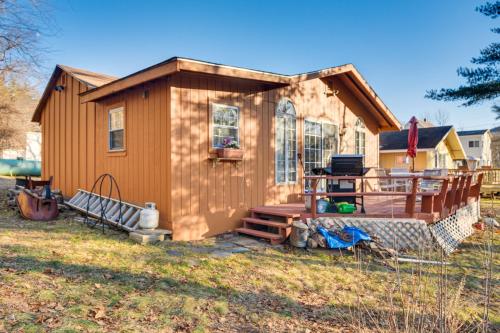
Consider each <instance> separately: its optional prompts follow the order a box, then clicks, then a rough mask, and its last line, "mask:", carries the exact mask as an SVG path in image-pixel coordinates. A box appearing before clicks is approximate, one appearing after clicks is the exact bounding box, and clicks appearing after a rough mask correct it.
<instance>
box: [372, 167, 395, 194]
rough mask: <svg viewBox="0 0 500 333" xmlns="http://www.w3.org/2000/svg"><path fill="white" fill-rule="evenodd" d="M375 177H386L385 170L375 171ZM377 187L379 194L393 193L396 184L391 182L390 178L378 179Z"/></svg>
mask: <svg viewBox="0 0 500 333" xmlns="http://www.w3.org/2000/svg"><path fill="white" fill-rule="evenodd" d="M375 172H376V173H377V177H387V176H388V175H387V172H386V171H385V169H376V170H375ZM377 187H378V190H379V191H380V192H394V191H396V184H394V183H393V182H392V179H390V178H379V179H378V182H377Z"/></svg>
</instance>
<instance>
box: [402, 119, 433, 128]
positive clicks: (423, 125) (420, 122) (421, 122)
mask: <svg viewBox="0 0 500 333" xmlns="http://www.w3.org/2000/svg"><path fill="white" fill-rule="evenodd" d="M417 121H418V123H417V127H418V128H428V127H436V125H434V124H433V123H432V122H430V121H429V120H428V119H427V118H424V119H422V120H420V119H417ZM410 125H411V123H410V122H407V123H406V124H405V126H404V129H409V128H410Z"/></svg>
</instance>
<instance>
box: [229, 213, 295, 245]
mask: <svg viewBox="0 0 500 333" xmlns="http://www.w3.org/2000/svg"><path fill="white" fill-rule="evenodd" d="M298 219H300V214H299V213H296V212H289V211H283V210H276V209H273V208H272V207H256V208H251V209H250V217H244V218H243V219H241V221H242V222H243V227H241V228H237V229H236V231H237V232H238V233H240V234H245V235H250V236H254V237H258V238H264V239H267V240H269V242H270V243H271V244H273V245H275V244H281V243H283V242H284V241H285V240H286V239H287V238H288V236H290V232H291V230H292V223H293V221H295V220H298Z"/></svg>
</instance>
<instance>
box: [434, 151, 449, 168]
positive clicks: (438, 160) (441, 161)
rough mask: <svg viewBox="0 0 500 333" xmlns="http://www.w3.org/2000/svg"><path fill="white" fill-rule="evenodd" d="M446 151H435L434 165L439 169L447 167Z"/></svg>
mask: <svg viewBox="0 0 500 333" xmlns="http://www.w3.org/2000/svg"><path fill="white" fill-rule="evenodd" d="M447 164H448V163H447V158H446V153H439V152H436V153H435V155H434V167H435V168H440V169H446V168H448V165H447Z"/></svg>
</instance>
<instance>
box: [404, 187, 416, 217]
mask: <svg viewBox="0 0 500 333" xmlns="http://www.w3.org/2000/svg"><path fill="white" fill-rule="evenodd" d="M417 187H418V178H417V177H413V178H412V183H411V195H408V196H406V214H408V215H409V216H410V218H414V217H415V207H416V203H417Z"/></svg>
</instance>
